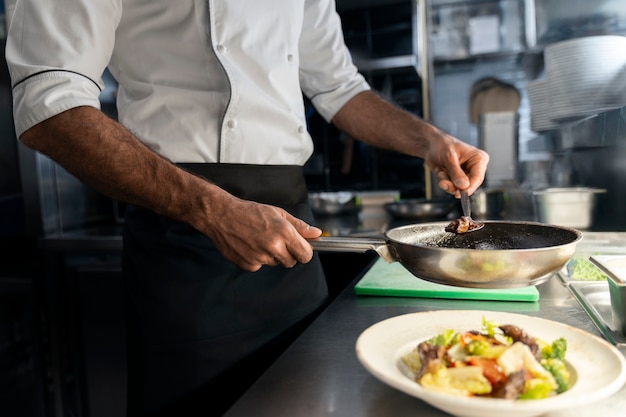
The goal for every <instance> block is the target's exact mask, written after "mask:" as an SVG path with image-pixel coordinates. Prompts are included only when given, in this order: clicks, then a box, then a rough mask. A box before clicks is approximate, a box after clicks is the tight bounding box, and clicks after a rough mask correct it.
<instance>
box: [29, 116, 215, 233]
mask: <svg viewBox="0 0 626 417" xmlns="http://www.w3.org/2000/svg"><path fill="white" fill-rule="evenodd" d="M20 140H21V141H22V142H23V143H24V144H25V145H26V146H29V147H31V148H33V149H35V150H37V151H40V152H41V153H43V154H45V155H47V156H49V157H50V158H52V159H53V160H54V161H56V162H58V163H59V164H60V165H62V166H63V167H64V168H65V169H66V170H67V171H68V172H70V173H71V174H73V175H74V176H76V177H77V178H78V179H80V180H81V181H83V182H84V183H85V184H87V185H89V186H90V187H92V188H94V189H95V190H97V191H99V192H101V193H103V194H105V195H108V196H109V197H111V198H113V199H116V200H119V201H123V202H127V203H131V204H135V205H138V206H142V207H146V208H150V209H151V210H154V211H155V212H157V213H159V214H163V215H166V216H169V217H172V218H175V219H178V220H182V221H186V222H188V223H191V224H194V223H196V222H198V220H197V219H192V218H189V217H188V216H189V215H190V214H189V213H194V212H198V210H192V208H193V206H194V205H196V204H203V202H202V201H194V200H193V199H191V198H190V196H195V195H201V194H202V193H197V190H198V189H203V188H206V194H205V195H207V196H208V195H210V194H211V193H216V194H217V193H219V192H220V190H219V189H218V188H217V187H215V186H212V185H210V184H209V183H207V182H206V181H203V180H201V179H200V178H198V177H195V176H193V175H191V174H189V173H186V172H185V171H183V170H181V169H179V168H177V167H176V166H175V165H173V164H171V163H170V162H169V161H167V160H165V159H163V158H161V157H160V156H159V155H157V154H156V153H154V152H153V151H151V150H150V149H148V148H147V147H146V146H145V145H143V144H142V143H141V142H140V141H139V140H137V138H135V137H134V136H133V135H132V134H131V133H130V132H129V131H128V130H127V129H126V128H124V127H123V126H122V125H121V124H119V123H118V122H116V121H114V120H112V119H110V118H109V117H107V116H106V115H105V114H104V113H102V112H100V111H99V110H97V109H95V108H91V107H78V108H74V109H71V110H68V111H66V112H63V113H61V114H59V115H57V116H55V117H53V118H51V119H49V120H46V121H44V122H42V123H40V124H38V125H36V126H34V127H33V128H31V129H29V130H28V131H26V132H24V134H23V135H22V136H21V137H20ZM188 190H195V191H196V192H188Z"/></svg>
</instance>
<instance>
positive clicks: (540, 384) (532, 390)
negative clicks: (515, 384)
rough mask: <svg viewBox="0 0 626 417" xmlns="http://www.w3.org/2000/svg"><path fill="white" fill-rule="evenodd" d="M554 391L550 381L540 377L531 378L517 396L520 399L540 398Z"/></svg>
mask: <svg viewBox="0 0 626 417" xmlns="http://www.w3.org/2000/svg"><path fill="white" fill-rule="evenodd" d="M553 391H554V385H553V384H552V382H551V381H549V380H547V379H542V378H533V379H529V380H528V381H526V384H524V392H522V393H521V394H520V396H519V399H520V400H540V399H542V398H548V397H549V396H550V395H552V392H553Z"/></svg>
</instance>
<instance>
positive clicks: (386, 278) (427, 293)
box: [354, 258, 539, 301]
mask: <svg viewBox="0 0 626 417" xmlns="http://www.w3.org/2000/svg"><path fill="white" fill-rule="evenodd" d="M354 292H355V293H356V294H359V295H383V296H395V297H421V298H452V299H465V300H500V301H537V300H539V291H537V288H535V287H534V286H531V287H522V288H506V289H479V288H463V287H455V286H451V285H441V284H435V283H433V282H429V281H425V280H423V279H419V278H416V277H415V276H414V275H413V274H411V273H410V272H409V271H407V270H406V269H405V268H404V267H403V266H402V264H400V263H399V262H394V263H387V262H385V261H384V260H383V259H382V258H379V259H377V260H376V262H375V263H374V265H372V267H371V268H370V269H369V270H368V271H367V272H366V273H365V275H363V278H361V280H359V282H358V283H357V284H356V286H355V287H354Z"/></svg>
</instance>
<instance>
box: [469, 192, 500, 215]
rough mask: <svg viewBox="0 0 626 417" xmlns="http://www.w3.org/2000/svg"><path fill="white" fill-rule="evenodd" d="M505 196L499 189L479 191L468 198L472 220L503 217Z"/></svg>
mask: <svg viewBox="0 0 626 417" xmlns="http://www.w3.org/2000/svg"><path fill="white" fill-rule="evenodd" d="M506 200H507V194H506V193H505V192H504V190H500V189H484V190H483V189H479V190H476V192H475V193H474V194H472V195H471V196H470V206H471V208H472V217H473V218H474V219H493V218H496V219H497V218H500V217H502V216H503V215H504V212H505V206H506Z"/></svg>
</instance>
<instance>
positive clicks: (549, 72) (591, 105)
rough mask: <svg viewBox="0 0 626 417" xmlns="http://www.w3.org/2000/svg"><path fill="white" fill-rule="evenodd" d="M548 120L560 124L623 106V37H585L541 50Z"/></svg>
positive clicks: (625, 95)
mask: <svg viewBox="0 0 626 417" xmlns="http://www.w3.org/2000/svg"><path fill="white" fill-rule="evenodd" d="M544 60H545V69H546V72H545V74H546V80H547V83H546V87H547V88H546V94H547V96H548V105H549V111H550V119H551V120H552V121H556V122H563V121H568V120H573V119H579V118H584V117H587V116H591V115H594V114H597V113H601V112H603V111H608V110H611V109H614V108H617V107H621V106H625V105H626V37H624V36H617V35H603V36H588V37H583V38H576V39H570V40H566V41H562V42H557V43H555V44H552V45H549V46H547V47H546V49H545V50H544Z"/></svg>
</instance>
